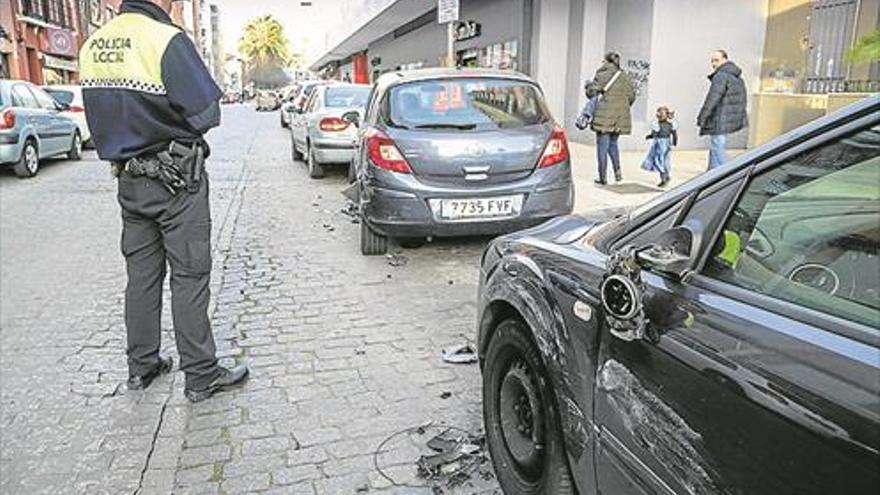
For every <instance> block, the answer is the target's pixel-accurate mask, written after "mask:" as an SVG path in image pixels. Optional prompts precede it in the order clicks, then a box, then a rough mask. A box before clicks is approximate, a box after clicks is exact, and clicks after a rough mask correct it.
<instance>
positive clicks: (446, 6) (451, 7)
mask: <svg viewBox="0 0 880 495" xmlns="http://www.w3.org/2000/svg"><path fill="white" fill-rule="evenodd" d="M458 1H459V0H437V22H439V23H440V24H446V23H449V22H455V21H457V20H458V7H459V5H458Z"/></svg>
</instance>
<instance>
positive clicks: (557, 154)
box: [538, 127, 568, 168]
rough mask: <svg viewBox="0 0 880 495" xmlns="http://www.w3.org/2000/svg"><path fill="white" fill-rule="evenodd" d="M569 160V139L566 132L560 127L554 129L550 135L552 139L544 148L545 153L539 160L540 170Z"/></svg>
mask: <svg viewBox="0 0 880 495" xmlns="http://www.w3.org/2000/svg"><path fill="white" fill-rule="evenodd" d="M565 160H568V139H567V138H566V137H565V131H563V130H562V128H560V127H554V128H553V131H552V132H551V133H550V139H548V140H547V145H546V146H544V153H542V154H541V159H540V160H538V168H544V167H550V166H553V165H557V164H559V163H562V162H564V161H565Z"/></svg>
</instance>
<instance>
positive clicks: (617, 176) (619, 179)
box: [614, 172, 623, 182]
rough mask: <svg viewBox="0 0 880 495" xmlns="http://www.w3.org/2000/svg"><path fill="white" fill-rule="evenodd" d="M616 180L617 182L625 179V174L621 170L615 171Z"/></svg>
mask: <svg viewBox="0 0 880 495" xmlns="http://www.w3.org/2000/svg"><path fill="white" fill-rule="evenodd" d="M614 180H615V182H620V181H622V180H623V174H621V173H620V172H615V173H614Z"/></svg>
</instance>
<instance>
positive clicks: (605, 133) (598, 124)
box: [584, 52, 636, 186]
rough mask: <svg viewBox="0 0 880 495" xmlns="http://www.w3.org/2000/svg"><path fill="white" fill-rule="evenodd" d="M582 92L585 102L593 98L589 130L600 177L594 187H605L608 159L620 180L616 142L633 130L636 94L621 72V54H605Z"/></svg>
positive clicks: (618, 154)
mask: <svg viewBox="0 0 880 495" xmlns="http://www.w3.org/2000/svg"><path fill="white" fill-rule="evenodd" d="M584 92H585V94H586V96H587V98H588V99H592V98H596V101H595V110H594V114H593V116H592V119H591V123H590V127H591V128H592V129H593V132H595V133H596V154H597V159H598V166H599V176H598V177H597V178H596V179H595V182H596V184H599V185H602V186H604V185H605V184H606V183H607V181H606V172H607V169H608V158H611V165H612V167H613V168H614V180H616V181H617V182H620V181H622V180H623V173H622V172H621V170H620V148H619V147H618V144H617V142H618V139H619V138H620V135H621V134H624V135H626V134H629V133H630V132H631V131H632V117H631V116H630V107H631V106H632V104H633V102H634V101H635V100H636V92H635V88H634V87H633V84H632V80H631V79H630V77H629V75H628V74H627V73H626V72H625V71H623V70H621V69H620V54H618V53H615V52H609V53H608V54H606V55H605V59H604V62H603V63H602V66H601V67H599V69H598V70H597V71H596V74H595V76H593V80H592V81H589V82H588V83H587V84H586V85H585V87H584Z"/></svg>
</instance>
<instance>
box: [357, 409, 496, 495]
mask: <svg viewBox="0 0 880 495" xmlns="http://www.w3.org/2000/svg"><path fill="white" fill-rule="evenodd" d="M429 435H433V436H429ZM395 440H397V441H396V442H395ZM392 443H397V444H404V445H409V444H412V445H415V446H417V448H419V449H420V450H422V451H423V452H425V453H424V454H423V455H421V456H420V457H419V458H418V460H417V461H416V462H415V468H416V473H414V474H415V476H417V477H418V478H420V479H422V480H424V483H425V484H416V483H415V482H414V481H412V479H411V481H409V482H407V483H403V482H400V481H397V480H395V479H394V478H392V477H391V476H390V475H389V474H388V473H387V472H385V471H384V470H383V469H382V467H381V466H380V464H379V455H380V454H383V453H388V452H392V451H394V450H396V449H397V448H400V446H399V445H398V446H392V445H391V444H392ZM488 461H489V457H488V454H487V452H486V441H485V437H484V436H483V435H474V434H471V433H470V432H468V431H466V430H463V429H461V428H456V427H454V426H446V425H434V424H433V423H427V424H424V425H421V426H416V427H412V428H407V429H404V430H400V431H398V432H395V433H393V434H391V435H390V436H388V437H387V438H386V439H385V440H383V441H382V442H381V443H380V444H379V446H378V447H377V448H376V450H375V451H374V452H373V466H374V467H375V468H376V471H377V472H378V473H379V475H380V476H382V477H383V478H385V479H386V480H387V481H388V482H390V483H391V484H392V485H393V486H395V487H398V488H405V489H406V490H405V491H403V492H396V493H407V494H413V495H415V494H442V493H447V491H449V490H453V489H454V488H455V487H459V486H467V487H469V488H472V489H477V488H478V487H477V485H480V484H485V481H489V480H492V479H494V477H495V476H494V474H493V472H492V467H491V463H490V462H488ZM481 482H483V483H481Z"/></svg>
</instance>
